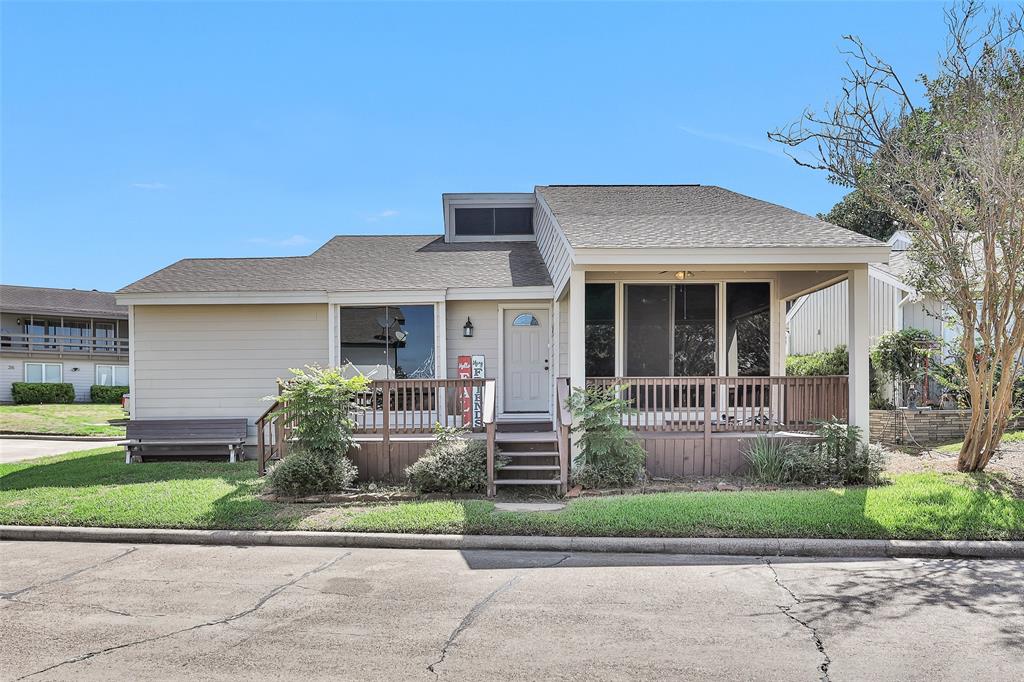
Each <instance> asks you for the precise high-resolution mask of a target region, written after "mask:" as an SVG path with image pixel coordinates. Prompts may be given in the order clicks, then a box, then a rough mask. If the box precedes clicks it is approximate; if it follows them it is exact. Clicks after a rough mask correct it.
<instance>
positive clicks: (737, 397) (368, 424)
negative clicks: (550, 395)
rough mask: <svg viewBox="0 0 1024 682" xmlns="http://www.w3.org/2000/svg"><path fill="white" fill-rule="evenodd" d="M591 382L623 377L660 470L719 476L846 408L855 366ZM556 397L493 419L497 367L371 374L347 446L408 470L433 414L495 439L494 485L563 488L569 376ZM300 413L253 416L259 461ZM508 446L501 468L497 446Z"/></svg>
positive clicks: (363, 473) (359, 458)
mask: <svg viewBox="0 0 1024 682" xmlns="http://www.w3.org/2000/svg"><path fill="white" fill-rule="evenodd" d="M587 383H588V384H589V385H596V386H617V387H619V388H620V390H621V391H622V395H624V396H625V397H626V398H627V400H628V401H629V403H630V405H631V409H630V411H629V412H624V413H623V415H622V423H623V424H624V425H626V426H627V427H629V428H630V429H631V430H633V431H635V432H636V434H637V437H638V438H639V439H640V441H641V442H642V444H643V446H644V448H645V450H646V451H647V453H648V457H647V471H648V474H649V475H650V476H652V477H659V478H679V477H684V476H716V475H725V474H732V473H736V472H737V471H739V470H740V469H742V468H743V466H744V458H743V452H744V448H745V446H746V445H747V444H749V439H751V438H755V437H757V436H759V435H769V436H773V437H780V438H793V439H796V438H806V437H808V434H809V433H810V432H812V431H813V430H814V429H815V428H816V427H815V423H816V422H819V421H824V420H827V419H829V418H832V417H836V418H839V419H846V417H847V412H848V411H847V402H846V396H847V392H848V388H847V384H848V381H847V377H844V376H834V377H780V376H764V377H602V378H590V379H588V380H587ZM555 390H556V396H557V398H556V399H557V406H558V407H557V409H556V410H555V414H554V418H553V419H552V420H551V421H548V422H532V423H524V422H521V421H500V420H498V419H496V411H495V407H496V382H495V381H494V380H493V379H423V380H418V379H389V380H380V381H374V382H373V383H372V385H371V386H370V388H369V389H367V390H366V391H365V392H363V393H362V394H361V395H360V396H359V399H358V404H359V405H360V407H361V409H359V410H358V411H356V412H354V413H353V415H352V418H353V420H354V421H355V423H356V440H357V442H358V443H359V446H360V447H359V448H358V449H357V450H354V451H353V452H352V453H350V456H351V457H352V459H353V460H354V461H355V462H356V464H357V466H358V467H359V473H360V477H361V478H363V479H368V480H401V479H403V478H404V470H405V467H407V466H409V465H410V464H412V463H413V462H414V461H416V459H418V458H419V457H420V456H422V454H423V453H424V452H425V451H426V450H427V448H429V447H430V444H431V443H432V442H433V440H434V436H433V430H434V426H435V424H446V425H448V426H453V427H459V428H465V429H467V430H468V431H469V432H470V434H471V437H475V438H482V439H485V440H486V442H487V457H488V471H489V491H488V492H489V494H492V495H493V494H494V493H495V491H496V489H497V488H499V487H503V486H520V485H547V486H556V487H557V488H558V490H559V491H563V492H564V490H565V489H566V487H567V485H568V479H569V469H570V466H571V458H572V447H571V444H570V429H571V426H572V415H571V414H570V413H569V412H568V410H567V409H566V407H565V401H566V399H567V398H568V397H569V393H570V382H569V379H568V378H567V377H560V378H558V379H557V380H556V382H555ZM291 427H292V425H291V424H290V423H289V422H288V419H287V416H286V412H285V410H284V409H283V405H281V404H280V403H278V404H275V405H273V406H272V407H271V408H269V409H268V410H267V411H266V412H265V413H264V414H263V415H261V416H260V417H259V418H258V419H257V421H256V428H257V452H258V457H259V470H260V473H261V474H262V473H265V471H266V467H267V466H268V465H269V464H270V463H271V462H273V461H275V460H277V459H280V458H281V457H283V456H285V455H286V454H287V449H288V445H289V439H290V431H291ZM499 452H500V453H501V454H503V455H505V456H508V457H510V458H511V460H512V461H511V464H510V465H509V466H507V467H506V468H505V469H504V470H502V471H501V472H500V473H497V474H496V472H495V470H494V465H493V464H494V459H495V457H496V456H497V454H498V453H499Z"/></svg>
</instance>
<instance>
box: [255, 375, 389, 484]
mask: <svg viewBox="0 0 1024 682" xmlns="http://www.w3.org/2000/svg"><path fill="white" fill-rule="evenodd" d="M291 372H292V375H293V376H292V378H291V379H289V380H288V381H287V382H283V383H282V384H281V395H280V397H278V396H272V397H271V398H269V399H270V400H283V401H284V405H285V408H284V411H285V415H286V416H287V418H288V419H291V420H292V422H293V424H294V426H293V429H292V434H293V436H294V438H295V440H296V445H294V446H293V447H292V449H291V450H290V451H289V452H288V455H287V456H286V457H285V458H284V460H282V461H281V462H280V463H278V464H277V465H276V466H274V467H273V469H271V470H270V472H268V480H269V483H270V487H271V489H273V490H274V491H275V492H277V493H283V494H285V495H299V496H301V495H316V494H320V493H325V492H331V491H332V490H339V489H341V488H344V487H347V486H349V485H351V483H352V481H354V480H355V477H356V466H355V465H354V464H353V463H352V461H351V460H349V459H348V457H346V455H347V454H348V452H349V451H350V450H352V449H353V448H355V447H358V446H357V444H356V443H355V440H354V439H353V437H352V431H353V429H354V428H355V422H354V421H353V419H352V413H353V412H354V411H355V410H356V409H357V407H356V403H355V400H356V394H357V393H359V392H360V391H362V390H364V389H366V387H367V386H368V385H369V379H367V378H366V377H364V376H362V375H358V376H355V377H350V378H347V377H345V376H344V375H343V374H342V373H341V370H339V369H338V368H336V367H332V368H327V369H323V368H321V367H318V366H315V365H313V366H307V367H306V368H305V369H304V370H299V369H293V370H291ZM292 459H296V460H297V461H295V462H293V463H291V464H289V463H288V462H289V460H292Z"/></svg>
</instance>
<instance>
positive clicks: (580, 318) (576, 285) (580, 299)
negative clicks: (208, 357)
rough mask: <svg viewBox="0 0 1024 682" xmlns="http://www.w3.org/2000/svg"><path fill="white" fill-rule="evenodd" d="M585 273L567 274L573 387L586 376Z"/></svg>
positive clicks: (574, 449) (575, 445)
mask: <svg viewBox="0 0 1024 682" xmlns="http://www.w3.org/2000/svg"><path fill="white" fill-rule="evenodd" d="M585 287H586V275H585V273H584V271H583V270H577V269H576V268H573V270H572V273H571V274H570V275H569V386H570V387H571V388H573V389H576V388H583V387H584V386H585V385H586V383H587V377H586V371H587V370H586V367H587V365H586V361H585V354H586V344H585V341H584V336H583V332H584V327H585V324H586V322H585V317H586V306H585V304H586V292H585ZM578 438H579V436H578V435H575V436H573V442H572V460H571V461H575V460H576V455H577V454H578V453H579V441H578Z"/></svg>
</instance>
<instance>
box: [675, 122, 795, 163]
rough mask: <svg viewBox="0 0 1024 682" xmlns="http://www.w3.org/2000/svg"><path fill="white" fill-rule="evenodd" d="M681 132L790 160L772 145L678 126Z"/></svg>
mask: <svg viewBox="0 0 1024 682" xmlns="http://www.w3.org/2000/svg"><path fill="white" fill-rule="evenodd" d="M678 128H679V130H681V131H683V132H684V133H686V134H687V135H692V136H693V137H699V138H701V139H704V140H711V141H712V142H721V143H722V144H727V145H731V146H733V147H740V148H742V149H749V150H751V151H755V152H761V153H762V154H769V155H771V156H778V157H780V158H783V159H788V158H789V157H787V156H786V155H785V154H783V153H782V152H781V151H780V150H779V149H777V148H775V147H773V146H772V145H770V144H760V143H757V142H751V141H749V140H744V139H742V138H739V137H734V136H732V135H723V134H721V133H709V132H707V131H706V130H698V129H697V128H690V127H689V126H683V125H681V126H678Z"/></svg>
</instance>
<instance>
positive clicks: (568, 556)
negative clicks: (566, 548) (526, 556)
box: [541, 554, 572, 568]
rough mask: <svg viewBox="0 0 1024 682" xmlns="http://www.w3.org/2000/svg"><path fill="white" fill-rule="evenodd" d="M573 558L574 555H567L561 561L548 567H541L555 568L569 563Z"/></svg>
mask: <svg viewBox="0 0 1024 682" xmlns="http://www.w3.org/2000/svg"><path fill="white" fill-rule="evenodd" d="M571 556H572V554H566V555H565V556H564V557H562V558H561V559H559V560H558V561H556V562H555V563H553V564H548V565H547V566H541V568H555V567H556V566H561V565H562V564H564V563H565V562H566V561H568V560H569V558H570V557H571Z"/></svg>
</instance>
